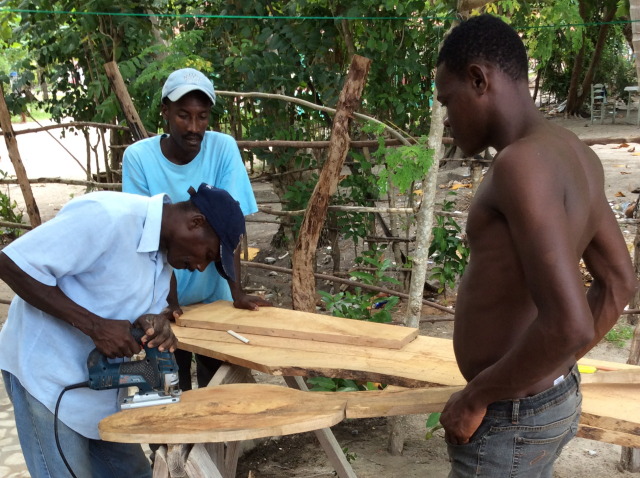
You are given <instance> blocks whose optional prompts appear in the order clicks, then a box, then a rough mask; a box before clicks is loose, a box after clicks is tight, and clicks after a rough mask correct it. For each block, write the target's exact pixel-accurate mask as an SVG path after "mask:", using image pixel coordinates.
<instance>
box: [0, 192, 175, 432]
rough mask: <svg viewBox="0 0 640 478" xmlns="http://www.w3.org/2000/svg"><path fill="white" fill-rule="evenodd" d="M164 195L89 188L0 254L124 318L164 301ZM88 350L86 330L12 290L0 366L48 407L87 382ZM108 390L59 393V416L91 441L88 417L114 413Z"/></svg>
mask: <svg viewBox="0 0 640 478" xmlns="http://www.w3.org/2000/svg"><path fill="white" fill-rule="evenodd" d="M165 202H170V199H169V198H168V196H166V195H164V194H159V195H157V196H153V197H142V196H138V195H133V194H124V193H119V192H96V193H90V194H87V195H85V196H81V197H79V198H76V199H73V200H72V201H70V202H69V203H68V204H67V205H65V206H64V208H62V210H61V211H60V212H59V213H58V215H57V216H56V217H55V218H53V219H51V220H50V221H47V222H45V223H44V224H42V225H41V226H38V227H37V228H35V229H34V230H32V231H30V232H28V233H27V234H25V235H24V236H23V237H20V238H19V239H17V240H15V241H13V242H12V243H11V244H9V245H8V246H7V247H5V248H4V249H3V250H2V252H3V253H4V254H6V255H7V256H8V257H9V258H10V259H11V260H12V261H13V262H15V263H16V265H17V266H18V267H20V268H21V269H22V270H23V271H24V272H25V273H27V274H28V275H29V276H31V277H32V278H33V279H35V280H37V281H38V282H41V283H43V284H45V285H48V286H58V287H59V288H60V289H61V290H62V291H63V292H64V293H65V294H66V295H67V296H68V297H69V298H70V299H71V300H73V301H74V302H76V303H77V304H79V305H81V306H82V307H84V308H86V309H88V310H90V311H91V312H93V313H94V314H97V315H98V316H100V317H104V318H106V319H117V320H128V321H129V322H134V321H135V320H136V319H137V318H138V317H140V316H141V315H143V314H147V313H158V312H160V311H161V310H162V309H163V308H164V307H166V305H167V300H166V299H167V294H168V293H169V283H170V278H171V271H172V268H171V266H169V264H168V263H167V259H166V255H165V254H164V253H163V252H160V251H159V250H158V248H159V243H160V226H161V222H162V207H163V204H164V203H165ZM94 348H95V344H94V343H93V341H92V340H91V338H89V336H87V335H84V334H83V333H82V332H80V331H79V330H77V329H76V328H74V327H72V326H70V325H68V324H67V323H66V322H63V321H62V320H60V319H57V318H55V317H53V316H51V315H49V314H45V313H44V312H42V311H40V310H39V309H36V308H35V307H33V306H31V305H29V304H28V303H27V302H25V301H24V300H23V299H21V298H20V297H17V296H16V297H15V298H14V300H13V301H12V303H11V306H10V308H9V316H8V319H7V322H6V323H5V325H4V327H3V328H2V331H1V332H0V369H3V370H6V371H8V372H10V373H12V374H13V375H15V376H16V377H17V378H18V379H19V380H20V382H21V383H22V385H23V386H24V387H25V388H26V389H27V391H29V393H31V395H33V396H34V397H35V398H36V399H38V400H39V401H40V402H42V403H43V404H44V405H45V406H46V407H47V408H48V409H49V410H51V411H52V412H53V411H54V409H55V404H56V400H57V399H58V395H59V394H60V392H61V391H62V389H63V388H64V387H65V386H68V385H72V384H75V383H79V382H83V381H86V380H88V378H89V375H88V371H87V357H88V355H89V352H91V350H93V349H94ZM117 394H118V391H117V390H105V391H95V390H91V389H89V388H80V389H75V390H71V391H68V392H66V393H65V395H64V397H63V398H62V402H61V404H60V412H59V415H60V419H61V420H62V422H63V423H65V424H66V425H67V426H68V427H70V428H71V429H73V430H75V431H77V432H78V433H80V434H81V435H83V436H85V437H88V438H93V439H99V438H100V437H99V435H98V422H99V421H100V420H102V419H103V418H104V417H106V416H108V415H111V414H113V413H115V412H116V411H117Z"/></svg>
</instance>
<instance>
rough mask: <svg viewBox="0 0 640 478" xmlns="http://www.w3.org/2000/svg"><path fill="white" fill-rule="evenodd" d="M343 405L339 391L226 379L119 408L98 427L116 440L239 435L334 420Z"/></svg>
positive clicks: (221, 438) (276, 432) (274, 433)
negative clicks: (164, 399)
mask: <svg viewBox="0 0 640 478" xmlns="http://www.w3.org/2000/svg"><path fill="white" fill-rule="evenodd" d="M345 405H346V401H345V400H344V399H342V398H341V397H340V396H339V395H338V394H316V393H305V392H301V391H298V390H292V389H288V388H286V387H279V386H276V385H256V384H230V385H220V386H218V387H206V388H200V389H197V390H189V391H187V392H184V393H183V394H182V398H181V400H180V402H178V403H173V404H169V405H155V406H151V407H145V408H137V409H131V410H123V411H121V412H118V413H116V414H114V415H111V416H110V417H107V418H105V419H104V420H102V421H101V422H100V424H99V426H98V429H99V432H100V436H101V437H102V439H103V440H107V441H115V442H120V443H167V444H180V443H206V442H223V441H238V440H248V439H252V438H263V437H268V436H279V435H289V434H292V433H301V432H306V431H311V430H317V429H320V428H325V427H330V426H333V425H335V424H336V423H338V422H340V421H341V420H342V419H343V418H344V416H345V411H344V410H345Z"/></svg>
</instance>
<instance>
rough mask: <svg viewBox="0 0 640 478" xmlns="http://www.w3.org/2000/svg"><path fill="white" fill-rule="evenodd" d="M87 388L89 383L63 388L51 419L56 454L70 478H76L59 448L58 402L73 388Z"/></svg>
mask: <svg viewBox="0 0 640 478" xmlns="http://www.w3.org/2000/svg"><path fill="white" fill-rule="evenodd" d="M88 386H89V382H88V381H86V382H80V383H76V384H73V385H68V386H66V387H64V388H63V389H62V392H60V395H58V401H57V402H56V409H55V412H54V414H53V415H54V417H53V434H54V435H55V439H56V446H57V447H58V453H60V457H61V458H62V461H63V462H64V464H65V466H66V467H67V470H69V473H71V476H72V477H73V478H78V477H77V476H76V474H75V473H74V472H73V470H72V469H71V465H69V462H67V459H66V458H65V456H64V453H63V452H62V447H61V446H60V438H59V437H58V409H59V408H60V401H61V400H62V396H63V395H64V394H65V392H67V391H69V390H73V389H74V388H83V387H88Z"/></svg>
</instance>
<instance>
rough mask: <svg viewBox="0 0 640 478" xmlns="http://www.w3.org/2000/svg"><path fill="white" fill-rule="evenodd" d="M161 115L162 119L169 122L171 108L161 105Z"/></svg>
mask: <svg viewBox="0 0 640 478" xmlns="http://www.w3.org/2000/svg"><path fill="white" fill-rule="evenodd" d="M160 113H161V114H162V119H163V120H165V121H166V122H169V107H168V106H167V105H166V104H164V103H161V105H160Z"/></svg>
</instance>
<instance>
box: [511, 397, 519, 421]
mask: <svg viewBox="0 0 640 478" xmlns="http://www.w3.org/2000/svg"><path fill="white" fill-rule="evenodd" d="M511 404H512V408H511V423H512V424H513V425H517V424H518V421H519V419H520V417H519V415H520V400H518V399H516V400H513V401H512V402H511Z"/></svg>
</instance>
